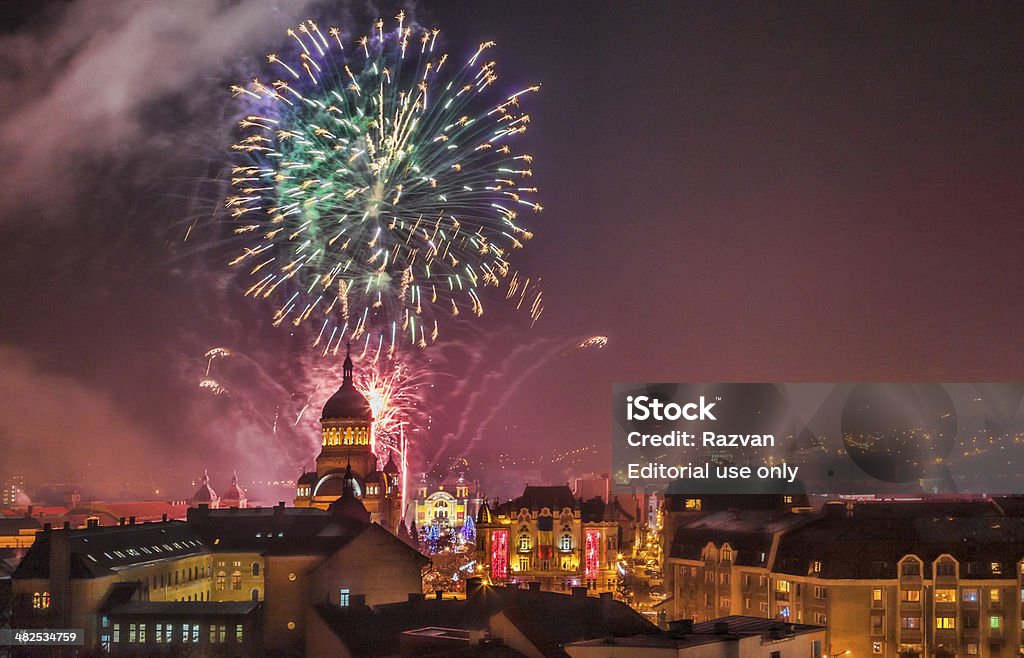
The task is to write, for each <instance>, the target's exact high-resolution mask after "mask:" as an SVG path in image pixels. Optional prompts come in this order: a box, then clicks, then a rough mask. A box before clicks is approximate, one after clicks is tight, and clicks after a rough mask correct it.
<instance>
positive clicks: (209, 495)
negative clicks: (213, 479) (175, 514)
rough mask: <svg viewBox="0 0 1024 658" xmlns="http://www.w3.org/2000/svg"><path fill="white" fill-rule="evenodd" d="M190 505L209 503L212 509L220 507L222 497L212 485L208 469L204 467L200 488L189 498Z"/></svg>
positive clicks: (197, 505) (196, 505)
mask: <svg viewBox="0 0 1024 658" xmlns="http://www.w3.org/2000/svg"><path fill="white" fill-rule="evenodd" d="M189 505H190V506H191V507H199V506H200V505H209V506H210V509H216V508H218V507H220V498H218V497H217V492H216V491H214V490H213V487H211V486H210V474H209V473H208V472H207V471H206V469H203V477H202V478H200V480H199V489H197V490H196V492H195V493H194V494H192V498H191V499H190V500H189Z"/></svg>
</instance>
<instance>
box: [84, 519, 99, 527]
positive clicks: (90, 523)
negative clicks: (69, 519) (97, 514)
mask: <svg viewBox="0 0 1024 658" xmlns="http://www.w3.org/2000/svg"><path fill="white" fill-rule="evenodd" d="M99 525H100V520H99V519H88V520H87V521H86V522H85V527H86V528H90V529H92V528H98V527H99Z"/></svg>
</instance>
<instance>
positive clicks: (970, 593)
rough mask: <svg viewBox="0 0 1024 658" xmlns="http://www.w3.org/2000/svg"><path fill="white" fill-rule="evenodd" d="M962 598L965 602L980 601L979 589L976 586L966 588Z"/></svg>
mask: <svg viewBox="0 0 1024 658" xmlns="http://www.w3.org/2000/svg"><path fill="white" fill-rule="evenodd" d="M961 598H963V600H964V601H965V602H967V603H977V602H978V590H976V589H974V588H968V589H965V590H964V591H963V593H962V595H961Z"/></svg>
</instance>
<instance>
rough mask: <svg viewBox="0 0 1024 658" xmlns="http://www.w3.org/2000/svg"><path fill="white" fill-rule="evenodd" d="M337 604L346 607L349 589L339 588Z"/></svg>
mask: <svg viewBox="0 0 1024 658" xmlns="http://www.w3.org/2000/svg"><path fill="white" fill-rule="evenodd" d="M338 605H340V606H341V607H342V608H347V607H348V606H349V590H347V589H343V590H341V600H340V601H339V603H338Z"/></svg>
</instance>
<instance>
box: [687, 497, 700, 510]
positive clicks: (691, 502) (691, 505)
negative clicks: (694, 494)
mask: <svg viewBox="0 0 1024 658" xmlns="http://www.w3.org/2000/svg"><path fill="white" fill-rule="evenodd" d="M686 509H688V510H691V511H694V512H699V511H700V498H687V499H686Z"/></svg>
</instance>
